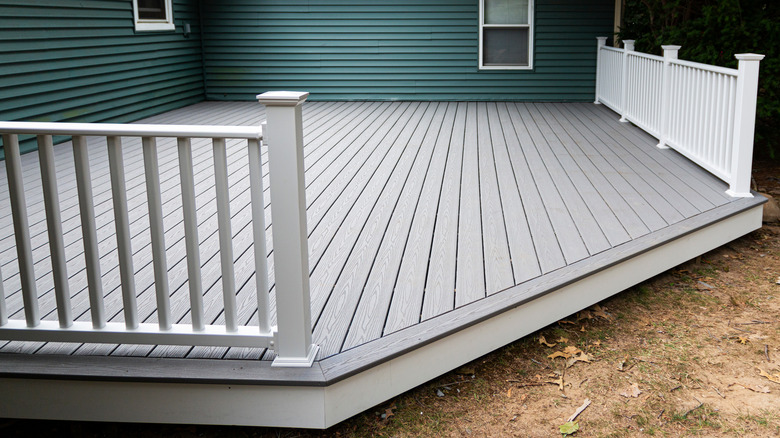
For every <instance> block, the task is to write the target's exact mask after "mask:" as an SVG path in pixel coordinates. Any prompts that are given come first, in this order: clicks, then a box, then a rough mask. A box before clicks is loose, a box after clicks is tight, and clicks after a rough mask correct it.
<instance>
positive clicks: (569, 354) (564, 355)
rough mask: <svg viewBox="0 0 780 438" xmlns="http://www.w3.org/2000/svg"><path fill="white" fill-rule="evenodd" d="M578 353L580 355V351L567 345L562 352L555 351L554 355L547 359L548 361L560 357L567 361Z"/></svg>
mask: <svg viewBox="0 0 780 438" xmlns="http://www.w3.org/2000/svg"><path fill="white" fill-rule="evenodd" d="M578 353H582V350H580V349H579V348H577V347H574V346H572V345H569V346H568V347H566V348H564V349H563V351H556V352H555V353H553V354H551V355H549V356H547V357H548V358H549V359H555V358H556V357H562V358H564V359H568V358H570V357H572V356H574V355H575V354H578Z"/></svg>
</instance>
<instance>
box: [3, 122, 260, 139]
mask: <svg viewBox="0 0 780 438" xmlns="http://www.w3.org/2000/svg"><path fill="white" fill-rule="evenodd" d="M0 133H3V134H48V135H84V136H101V137H103V136H106V137H108V136H118V137H190V138H245V139H257V140H259V139H262V138H263V131H262V129H261V128H260V127H259V126H214V125H142V124H118V123H59V122H0Z"/></svg>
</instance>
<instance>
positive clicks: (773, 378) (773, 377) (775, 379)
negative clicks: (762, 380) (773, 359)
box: [758, 368, 780, 383]
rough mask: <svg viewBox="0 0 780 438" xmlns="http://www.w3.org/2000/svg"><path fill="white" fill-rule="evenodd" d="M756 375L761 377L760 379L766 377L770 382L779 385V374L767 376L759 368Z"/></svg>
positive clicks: (767, 374)
mask: <svg viewBox="0 0 780 438" xmlns="http://www.w3.org/2000/svg"><path fill="white" fill-rule="evenodd" d="M758 374H759V375H761V377H766V378H767V379H769V381H770V382H775V383H780V373H778V374H769V373H767V372H766V371H764V370H762V369H761V368H758Z"/></svg>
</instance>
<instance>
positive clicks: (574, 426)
mask: <svg viewBox="0 0 780 438" xmlns="http://www.w3.org/2000/svg"><path fill="white" fill-rule="evenodd" d="M558 430H560V431H561V434H562V435H563V436H564V437H565V436H566V435H571V434H573V433H574V432H576V431H578V430H580V425H579V423H577V422H576V421H569V422H566V423H563V424H561V426H560V427H559V428H558Z"/></svg>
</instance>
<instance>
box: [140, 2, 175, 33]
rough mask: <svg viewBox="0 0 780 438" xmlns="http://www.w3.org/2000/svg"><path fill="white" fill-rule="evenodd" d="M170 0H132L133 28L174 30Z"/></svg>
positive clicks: (141, 29)
mask: <svg viewBox="0 0 780 438" xmlns="http://www.w3.org/2000/svg"><path fill="white" fill-rule="evenodd" d="M171 1H172V0H133V16H134V18H135V30H136V31H145V30H175V29H176V26H175V25H174V24H173V8H172V7H171Z"/></svg>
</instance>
